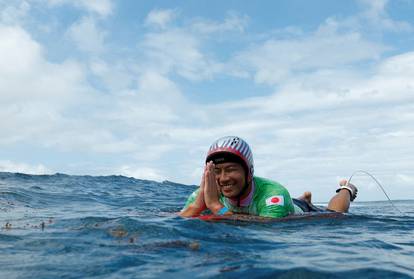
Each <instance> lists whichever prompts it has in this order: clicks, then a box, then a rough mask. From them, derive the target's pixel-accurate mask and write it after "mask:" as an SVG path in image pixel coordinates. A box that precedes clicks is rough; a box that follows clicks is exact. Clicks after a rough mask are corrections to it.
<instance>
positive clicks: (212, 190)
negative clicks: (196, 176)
mask: <svg viewBox="0 0 414 279" xmlns="http://www.w3.org/2000/svg"><path fill="white" fill-rule="evenodd" d="M214 167H215V165H214V163H213V162H207V164H206V168H205V171H204V181H205V186H204V187H205V188H204V199H205V202H206V206H207V207H208V209H210V210H211V212H213V213H214V214H216V213H217V212H218V211H219V210H220V209H221V208H222V207H223V205H222V204H221V203H220V200H219V191H218V185H217V181H216V176H215V174H214Z"/></svg>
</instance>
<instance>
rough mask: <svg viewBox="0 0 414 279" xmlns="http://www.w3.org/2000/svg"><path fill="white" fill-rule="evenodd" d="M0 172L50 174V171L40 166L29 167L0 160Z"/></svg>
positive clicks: (24, 164)
mask: <svg viewBox="0 0 414 279" xmlns="http://www.w3.org/2000/svg"><path fill="white" fill-rule="evenodd" d="M0 171H3V172H20V173H27V174H50V173H51V171H50V170H49V169H48V168H47V167H45V166H44V165H42V164H38V165H29V164H26V163H16V162H12V161H8V160H6V161H4V160H0Z"/></svg>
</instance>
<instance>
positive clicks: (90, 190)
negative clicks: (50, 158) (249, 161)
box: [0, 173, 414, 278]
mask: <svg viewBox="0 0 414 279" xmlns="http://www.w3.org/2000/svg"><path fill="white" fill-rule="evenodd" d="M193 190H194V187H192V186H187V185H181V184H176V183H172V182H168V181H165V182H162V183H158V182H154V181H147V180H138V179H133V178H128V177H123V176H104V177H93V176H69V175H64V174H55V175H26V174H19V173H0V225H1V230H0V251H1V252H0V278H160V277H162V278H239V277H242V278H414V201H412V200H407V201H396V202H395V205H396V206H397V207H398V208H399V209H400V210H401V211H403V212H404V215H402V214H401V213H399V212H397V211H396V210H395V209H394V208H393V207H391V206H390V204H389V203H388V202H355V203H353V204H352V207H351V211H350V214H348V215H346V216H344V217H343V218H321V219H318V218H316V219H303V220H292V221H285V222H267V223H263V222H246V221H225V222H206V221H201V220H199V219H183V218H180V217H178V216H177V215H176V214H175V213H176V212H177V211H179V210H180V209H181V207H182V206H183V203H184V201H185V200H186V198H187V196H188V195H189V194H190V193H191V192H192V191H193Z"/></svg>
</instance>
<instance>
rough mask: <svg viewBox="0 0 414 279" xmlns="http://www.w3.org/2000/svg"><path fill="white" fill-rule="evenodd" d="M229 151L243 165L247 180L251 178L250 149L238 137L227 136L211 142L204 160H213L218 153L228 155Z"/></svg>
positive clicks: (251, 158)
mask: <svg viewBox="0 0 414 279" xmlns="http://www.w3.org/2000/svg"><path fill="white" fill-rule="evenodd" d="M229 153H230V154H231V155H233V156H232V157H235V158H236V159H238V160H237V161H240V162H242V163H243V167H244V168H245V170H246V172H247V180H250V179H251V178H253V173H254V163H253V154H252V151H251V150H250V147H249V145H248V144H247V142H245V141H244V140H243V139H241V138H239V137H235V136H227V137H223V138H219V139H218V140H216V141H215V142H213V144H212V145H211V146H210V149H209V150H208V152H207V157H206V162H208V161H211V160H213V161H214V158H216V157H220V156H219V155H225V156H226V154H227V155H230V154H229ZM231 155H230V156H231ZM240 159H241V160H240Z"/></svg>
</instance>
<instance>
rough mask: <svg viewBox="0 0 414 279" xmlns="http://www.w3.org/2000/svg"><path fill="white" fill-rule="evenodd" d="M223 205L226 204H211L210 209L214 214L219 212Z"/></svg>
mask: <svg viewBox="0 0 414 279" xmlns="http://www.w3.org/2000/svg"><path fill="white" fill-rule="evenodd" d="M223 207H224V205H222V204H221V203H219V202H218V203H215V204H213V205H212V206H210V207H209V208H208V209H210V210H211V212H213V213H214V214H217V213H218V212H219V211H220V210H221V209H222V208H223Z"/></svg>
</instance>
